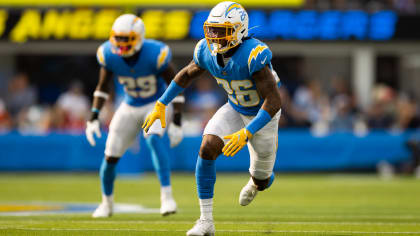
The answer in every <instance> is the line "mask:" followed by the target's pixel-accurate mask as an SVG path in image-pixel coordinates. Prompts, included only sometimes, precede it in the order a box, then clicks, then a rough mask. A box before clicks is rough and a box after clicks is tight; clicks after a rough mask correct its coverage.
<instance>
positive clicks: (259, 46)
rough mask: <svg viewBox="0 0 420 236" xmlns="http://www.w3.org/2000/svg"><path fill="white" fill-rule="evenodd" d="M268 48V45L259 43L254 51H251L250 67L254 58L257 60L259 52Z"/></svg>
mask: <svg viewBox="0 0 420 236" xmlns="http://www.w3.org/2000/svg"><path fill="white" fill-rule="evenodd" d="M267 48H268V47H267V46H266V45H264V46H263V45H261V44H259V45H258V46H256V47H255V48H254V49H252V51H251V53H250V54H249V57H248V68H250V66H251V61H252V59H255V60H257V56H258V54H260V53H262V52H263V51H264V50H265V49H267Z"/></svg>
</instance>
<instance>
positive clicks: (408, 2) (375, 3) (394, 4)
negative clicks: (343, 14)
mask: <svg viewBox="0 0 420 236" xmlns="http://www.w3.org/2000/svg"><path fill="white" fill-rule="evenodd" d="M304 8H307V9H319V10H329V9H337V10H348V9H364V10H368V11H377V10H384V9H392V10H395V11H397V12H398V13H400V14H416V12H417V11H418V10H419V9H420V1H416V0H306V1H305V5H304Z"/></svg>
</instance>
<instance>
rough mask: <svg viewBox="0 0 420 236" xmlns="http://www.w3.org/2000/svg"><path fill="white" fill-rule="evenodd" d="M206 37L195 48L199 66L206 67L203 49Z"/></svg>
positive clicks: (195, 60)
mask: <svg viewBox="0 0 420 236" xmlns="http://www.w3.org/2000/svg"><path fill="white" fill-rule="evenodd" d="M205 44H206V39H201V40H200V41H199V42H198V43H197V45H196V46H195V49H194V62H195V64H196V65H197V66H199V67H201V68H203V69H206V68H205V63H204V62H203V50H205V47H204V46H205Z"/></svg>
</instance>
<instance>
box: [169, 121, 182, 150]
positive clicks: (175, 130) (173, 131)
mask: <svg viewBox="0 0 420 236" xmlns="http://www.w3.org/2000/svg"><path fill="white" fill-rule="evenodd" d="M168 136H169V142H170V145H171V147H176V146H178V144H179V143H180V142H181V141H182V139H183V138H184V133H183V131H182V127H181V126H179V125H176V124H175V123H173V122H172V123H171V124H170V125H169V128H168Z"/></svg>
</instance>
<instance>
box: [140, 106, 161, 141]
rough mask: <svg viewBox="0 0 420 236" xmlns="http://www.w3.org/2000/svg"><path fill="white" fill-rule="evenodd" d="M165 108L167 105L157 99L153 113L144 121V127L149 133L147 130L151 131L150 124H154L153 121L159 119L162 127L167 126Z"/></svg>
mask: <svg viewBox="0 0 420 236" xmlns="http://www.w3.org/2000/svg"><path fill="white" fill-rule="evenodd" d="M165 108H166V105H165V104H163V103H161V102H159V101H157V102H156V104H155V107H154V108H153V111H152V113H150V114H149V115H148V116H147V117H146V120H145V121H144V123H143V126H142V128H143V129H144V131H145V132H146V133H147V131H149V128H150V126H152V125H153V123H154V122H155V120H157V119H159V120H160V123H161V125H162V128H165V127H166V120H165Z"/></svg>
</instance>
